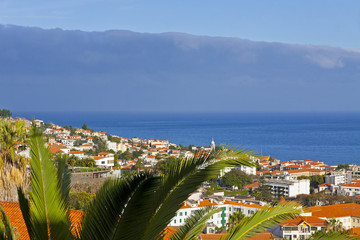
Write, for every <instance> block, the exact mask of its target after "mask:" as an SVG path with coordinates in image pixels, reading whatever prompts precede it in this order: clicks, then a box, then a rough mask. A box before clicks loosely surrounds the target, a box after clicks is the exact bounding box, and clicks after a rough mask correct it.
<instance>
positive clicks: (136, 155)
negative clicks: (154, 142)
mask: <svg viewBox="0 0 360 240" xmlns="http://www.w3.org/2000/svg"><path fill="white" fill-rule="evenodd" d="M143 153H144V152H143V151H142V150H139V151H133V153H132V157H133V158H134V159H135V158H138V157H139V156H140V155H141V154H143Z"/></svg>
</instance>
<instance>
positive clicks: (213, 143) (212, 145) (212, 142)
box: [210, 139, 216, 151]
mask: <svg viewBox="0 0 360 240" xmlns="http://www.w3.org/2000/svg"><path fill="white" fill-rule="evenodd" d="M215 146H216V145H215V142H214V139H212V141H211V144H210V147H211V151H214V150H215Z"/></svg>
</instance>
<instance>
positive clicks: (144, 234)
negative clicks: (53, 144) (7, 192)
mask: <svg viewBox="0 0 360 240" xmlns="http://www.w3.org/2000/svg"><path fill="white" fill-rule="evenodd" d="M30 148H31V159H32V160H31V186H32V191H31V192H30V193H29V197H28V198H26V197H25V194H24V192H23V189H21V188H19V189H18V194H19V202H20V208H21V211H22V214H23V218H24V220H25V223H26V226H27V230H28V233H29V236H30V239H37V240H39V239H40V240H42V239H61V240H63V239H144V240H148V239H163V238H164V235H165V233H166V229H167V226H168V224H169V223H170V221H171V220H172V218H173V217H174V216H175V215H176V212H177V211H178V210H179V208H180V207H181V206H182V203H183V202H184V201H185V200H186V199H187V198H188V197H189V196H190V194H191V193H192V192H194V191H195V190H196V189H197V188H198V187H199V186H200V185H201V183H202V182H204V181H207V180H209V179H212V178H214V177H215V176H217V175H218V174H219V172H220V169H222V168H224V167H231V166H236V165H239V164H241V165H246V166H251V165H253V163H252V162H250V161H249V160H248V156H249V152H248V151H245V150H238V149H229V150H223V152H212V153H210V154H202V155H199V156H197V157H196V158H194V159H188V160H180V161H178V162H177V163H176V164H174V165H173V167H172V168H170V169H169V171H168V173H166V174H162V175H155V174H154V173H152V172H140V173H137V174H134V175H130V176H128V177H126V178H122V179H117V180H109V181H107V182H106V183H105V184H104V185H103V187H102V188H101V190H100V191H99V192H98V193H97V195H96V198H95V200H94V201H93V202H92V204H91V206H90V207H89V208H88V210H87V211H86V213H85V217H84V219H83V221H82V225H81V228H79V229H78V230H79V231H74V229H72V227H71V224H70V221H69V217H68V213H69V212H68V196H69V191H70V173H69V171H68V169H67V167H66V163H65V161H63V160H60V161H59V162H57V163H56V164H54V162H53V161H52V160H51V158H50V154H49V151H48V149H47V148H46V147H45V146H44V143H43V140H42V138H41V135H40V134H39V132H38V131H37V130H36V129H33V130H32V137H31V140H30ZM223 156H226V157H225V158H224V157H223ZM230 156H231V157H230ZM55 165H57V167H56V166H55ZM218 211H219V210H218V209H214V208H210V207H209V208H205V209H203V210H201V211H199V212H197V213H196V214H194V215H192V216H191V217H189V218H188V219H187V221H186V223H185V225H184V226H182V227H181V228H180V229H179V230H178V231H176V232H175V233H174V234H173V235H172V237H171V239H172V240H175V239H195V238H196V237H197V236H198V235H199V234H200V232H201V231H202V230H203V228H204V226H205V224H206V222H207V220H208V219H209V217H210V216H211V215H212V214H214V213H215V212H218ZM301 211H302V209H301V207H300V206H299V205H297V204H296V203H294V202H289V203H279V204H278V205H270V206H267V207H264V208H263V209H261V210H259V211H258V212H257V213H255V214H254V215H253V216H252V217H250V218H246V219H244V220H243V221H241V222H239V223H237V224H235V225H234V227H233V228H232V229H230V230H229V234H228V235H227V236H226V239H229V240H234V239H245V238H248V237H251V236H253V235H254V234H256V233H258V232H262V231H264V230H266V229H268V228H270V227H273V226H275V225H276V224H278V223H279V222H280V221H283V220H285V219H289V218H293V217H297V216H298V215H299V214H300V213H301ZM4 215H5V214H4V213H2V216H4ZM5 222H6V221H5ZM3 229H5V228H0V236H5V237H4V238H3V239H15V238H13V237H12V235H11V231H10V232H9V231H5V230H3ZM6 229H8V228H6ZM7 232H9V234H7ZM0 239H1V238H0Z"/></svg>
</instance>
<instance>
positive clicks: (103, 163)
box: [94, 152, 114, 167]
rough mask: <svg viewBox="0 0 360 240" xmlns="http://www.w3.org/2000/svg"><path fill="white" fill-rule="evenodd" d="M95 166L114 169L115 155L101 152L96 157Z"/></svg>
mask: <svg viewBox="0 0 360 240" xmlns="http://www.w3.org/2000/svg"><path fill="white" fill-rule="evenodd" d="M94 160H95V164H96V166H98V167H113V166H114V154H113V153H106V152H101V153H99V154H98V155H97V156H95V157H94Z"/></svg>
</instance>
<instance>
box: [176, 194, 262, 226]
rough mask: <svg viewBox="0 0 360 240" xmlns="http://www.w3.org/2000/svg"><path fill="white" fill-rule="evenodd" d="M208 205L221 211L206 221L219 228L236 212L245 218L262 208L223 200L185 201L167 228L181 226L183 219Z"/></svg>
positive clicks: (225, 224)
mask: <svg viewBox="0 0 360 240" xmlns="http://www.w3.org/2000/svg"><path fill="white" fill-rule="evenodd" d="M209 205H211V206H214V207H218V208H221V209H222V211H221V212H219V213H216V214H214V215H213V216H212V217H211V218H210V219H209V220H208V223H213V224H215V225H216V226H217V227H219V228H220V227H222V228H226V226H227V223H228V220H229V216H230V215H232V214H233V213H235V212H237V211H239V212H242V213H243V214H244V215H245V216H251V215H253V214H254V213H255V212H256V211H258V210H259V209H261V208H262V206H260V205H257V204H247V203H242V202H237V201H229V200H224V199H207V200H199V201H193V200H187V201H185V202H184V204H183V206H182V207H181V208H180V209H179V210H178V212H177V214H176V216H175V217H174V218H173V219H172V220H171V222H170V224H169V226H181V225H183V224H184V223H185V219H186V218H187V217H189V216H190V215H191V214H193V213H194V212H195V211H196V210H199V209H201V208H204V207H206V206H209Z"/></svg>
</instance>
